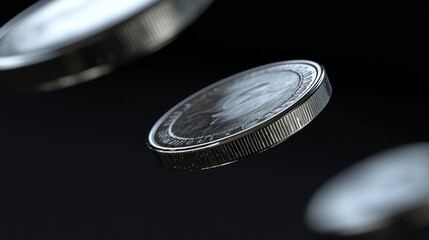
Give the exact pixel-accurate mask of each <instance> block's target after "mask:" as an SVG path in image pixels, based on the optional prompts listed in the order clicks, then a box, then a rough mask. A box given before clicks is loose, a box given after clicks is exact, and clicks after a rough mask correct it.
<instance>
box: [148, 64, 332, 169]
mask: <svg viewBox="0 0 429 240" xmlns="http://www.w3.org/2000/svg"><path fill="white" fill-rule="evenodd" d="M330 96H331V86H330V83H329V81H328V78H327V75H326V73H325V70H324V69H323V67H322V66H320V65H319V64H317V63H315V62H312V61H305V60H296V61H284V62H277V63H272V64H267V65H263V66H260V67H256V68H253V69H250V70H247V71H244V72H241V73H238V74H235V75H233V76H231V77H228V78H226V79H224V80H221V81H219V82H216V83H214V84H212V85H210V86H208V87H206V88H204V89H202V90H200V91H199V92H197V93H195V94H193V95H191V96H190V97H188V98H186V99H185V100H183V101H182V102H180V103H179V104H178V105H176V106H175V107H173V108H172V109H171V110H170V111H168V112H167V113H166V114H165V115H164V116H162V117H161V118H160V119H159V120H158V122H157V123H156V124H155V125H154V126H153V128H152V130H151V131H150V134H149V139H148V145H149V147H150V148H151V149H152V150H154V152H155V153H156V154H157V155H158V157H159V158H160V160H161V162H162V164H163V165H164V166H165V167H167V168H173V169H184V170H195V169H206V168H212V167H216V166H221V165H224V164H227V163H231V162H234V161H236V160H238V159H241V158H243V157H246V156H248V155H251V154H254V153H257V152H260V151H263V150H265V149H267V148H270V147H272V146H274V145H276V144H278V143H280V142H282V141H284V140H286V139H287V138H288V137H290V136H291V135H292V134H294V133H295V132H297V131H299V130H300V129H302V128H303V127H304V126H306V125H307V124H308V123H309V122H310V121H311V120H313V119H314V118H315V117H316V116H317V115H318V114H319V113H320V112H321V111H322V109H323V108H324V107H325V105H326V104H327V103H328V101H329V99H330Z"/></svg>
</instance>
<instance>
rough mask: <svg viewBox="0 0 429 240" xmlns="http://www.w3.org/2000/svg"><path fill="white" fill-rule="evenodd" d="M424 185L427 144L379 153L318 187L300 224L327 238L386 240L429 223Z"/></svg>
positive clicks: (428, 174)
mask: <svg viewBox="0 0 429 240" xmlns="http://www.w3.org/2000/svg"><path fill="white" fill-rule="evenodd" d="M428 184H429V143H424V142H422V143H415V144H407V145H403V146H399V147H397V148H392V149H389V150H385V151H383V152H381V153H378V154H376V155H374V156H371V157H369V158H367V159H365V160H364V161H362V162H360V163H357V164H356V165H354V166H351V167H350V168H348V169H346V170H344V172H342V173H340V174H338V175H337V176H335V177H333V178H332V179H330V180H329V181H327V182H326V183H325V184H324V185H322V186H321V188H320V189H319V190H318V191H317V192H316V193H315V194H314V196H313V197H312V199H311V200H310V201H309V204H308V208H307V214H306V222H307V223H308V226H309V228H310V229H311V230H313V231H314V232H316V233H318V234H321V235H324V236H331V237H333V238H338V237H349V238H353V239H365V240H367V239H385V238H388V239H391V238H390V237H392V236H393V235H395V234H399V233H401V234H402V233H404V232H406V231H408V230H411V229H413V228H417V227H420V226H422V225H423V224H427V223H429V185H428Z"/></svg>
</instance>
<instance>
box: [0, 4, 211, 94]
mask: <svg viewBox="0 0 429 240" xmlns="http://www.w3.org/2000/svg"><path fill="white" fill-rule="evenodd" d="M211 2H212V0H58V1H39V2H37V3H35V4H34V5H32V6H31V7H29V8H27V9H26V10H24V11H23V12H22V13H21V14H18V15H17V16H16V17H15V18H13V19H12V20H10V21H9V22H8V23H6V24H5V25H4V26H3V27H2V28H0V77H1V81H2V83H5V84H7V85H10V86H12V87H18V88H28V89H31V90H33V89H34V90H42V91H43V90H44V91H47V90H54V89H59V88H64V87H68V86H72V85H75V84H78V83H81V82H84V81H88V80H91V79H94V78H97V77H99V76H102V75H104V74H107V73H109V72H111V71H112V70H113V69H114V68H115V67H116V66H118V65H120V64H123V63H125V62H127V61H130V60H131V59H134V58H136V57H142V56H145V55H147V54H150V53H152V52H154V51H156V50H157V49H159V48H161V47H163V46H164V45H165V44H167V43H168V42H170V41H171V40H172V39H174V38H175V37H176V36H177V35H178V34H179V32H180V31H182V30H183V29H184V28H185V27H187V26H188V25H190V24H191V22H193V21H194V20H195V19H196V18H197V17H198V16H199V15H201V14H202V13H203V11H204V10H206V8H208V6H209V5H210V3H211Z"/></svg>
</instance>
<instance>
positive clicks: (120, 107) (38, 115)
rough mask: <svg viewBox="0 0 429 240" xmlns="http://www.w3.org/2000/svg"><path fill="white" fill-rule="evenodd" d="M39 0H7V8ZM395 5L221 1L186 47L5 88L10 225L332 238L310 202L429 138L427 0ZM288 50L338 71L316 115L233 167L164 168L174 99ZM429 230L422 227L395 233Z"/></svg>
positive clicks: (128, 233)
mask: <svg viewBox="0 0 429 240" xmlns="http://www.w3.org/2000/svg"><path fill="white" fill-rule="evenodd" d="M26 3H28V4H29V3H30V1H20V3H19V4H18V3H12V2H11V3H8V4H10V7H8V8H6V7H5V8H1V9H0V13H1V14H0V16H1V21H2V22H3V23H4V22H6V20H8V19H9V17H11V16H13V14H14V11H15V12H16V13H17V12H19V11H20V10H21V9H22V8H23V6H24V5H25V4H26ZM331 7H332V8H331ZM388 7H389V8H388V10H387V9H386V8H380V9H377V8H376V7H374V6H372V5H371V6H369V5H364V4H363V3H362V4H361V5H355V6H341V5H340V6H338V5H337V6H335V8H334V6H315V5H311V4H309V3H307V2H302V3H301V2H287V3H280V1H268V2H267V1H264V2H263V3H261V2H254V3H253V2H252V3H249V1H234V3H232V1H217V2H215V4H214V5H213V6H212V8H210V9H209V11H207V13H206V14H205V15H204V16H203V17H202V18H200V19H199V21H197V23H196V24H195V25H193V26H192V27H191V28H189V29H188V30H187V31H185V32H184V33H183V34H182V35H181V36H180V37H179V38H178V39H176V41H174V42H173V43H172V44H170V45H169V46H167V47H166V48H164V49H162V50H160V51H159V52H157V53H156V54H154V55H152V56H150V57H148V58H146V59H142V60H138V61H135V62H133V63H132V64H130V65H127V66H125V67H123V68H121V69H119V70H118V71H116V72H115V73H113V74H110V75H108V76H105V77H103V78H100V79H98V80H95V81H92V82H89V83H85V84H82V85H79V86H75V87H72V88H69V89H65V90H61V91H55V92H51V93H45V94H28V93H17V92H13V91H9V90H7V89H6V88H1V90H0V146H1V152H0V189H1V199H2V200H1V202H2V204H1V205H0V238H1V239H103V240H105V239H319V238H318V237H317V236H316V235H315V234H313V233H312V232H311V231H309V229H308V228H307V227H306V225H305V222H304V212H305V208H306V205H307V201H308V200H309V199H310V197H311V196H312V194H313V193H314V191H316V189H318V187H319V186H320V185H321V184H322V183H323V182H324V181H326V180H327V179H328V178H330V177H331V176H333V175H334V174H336V173H338V172H340V171H341V170H343V169H345V168H346V167H348V166H350V165H351V164H353V163H355V162H358V161H360V160H361V159H363V158H365V157H367V156H369V155H372V154H374V153H376V152H379V151H381V150H384V149H387V148H390V147H393V146H397V145H399V144H405V143H409V142H416V141H427V140H428V138H429V128H428V127H427V123H428V122H429V110H428V109H429V108H428V104H429V101H428V99H427V97H426V96H427V89H426V88H425V87H424V85H425V84H426V82H427V80H428V79H427V69H428V67H427V66H428V65H427V59H425V58H424V57H423V56H424V54H425V52H426V51H427V49H426V46H425V45H426V44H423V43H425V37H423V35H425V34H424V31H422V29H425V28H424V26H425V21H424V20H425V14H423V13H422V12H423V10H424V8H423V7H422V6H416V5H413V6H411V5H410V6H407V5H403V4H401V5H390V6H388ZM351 9H353V11H352V10H351ZM326 16H330V18H326ZM399 36H401V38H402V36H405V38H403V39H400V38H399ZM289 59H309V60H314V61H316V62H319V63H320V64H322V65H323V66H324V67H325V68H326V70H327V72H328V74H329V77H330V81H331V84H332V87H333V89H334V92H333V95H332V98H331V101H330V103H329V104H328V106H327V107H326V108H325V110H324V111H323V112H322V113H321V114H320V115H319V116H318V118H317V119H315V121H313V122H312V124H311V125H308V126H307V127H306V128H305V129H303V130H302V131H301V132H299V133H298V134H295V135H294V136H293V137H291V138H290V139H289V140H288V141H286V142H285V143H284V144H282V146H281V147H277V148H272V149H270V150H268V151H265V152H263V153H261V154H258V155H255V156H252V157H250V158H249V159H248V160H246V161H242V162H240V163H237V164H233V165H228V166H225V167H222V168H217V169H211V170H208V171H202V172H191V173H189V172H175V171H169V170H166V169H164V168H162V167H161V166H160V165H158V163H157V161H156V159H155V157H154V156H153V155H152V153H151V152H150V151H149V150H148V149H147V147H146V138H147V134H148V132H149V130H150V128H151V127H152V125H153V124H154V122H155V121H156V120H157V119H158V118H159V117H160V116H161V115H162V114H163V113H164V112H165V111H166V110H168V109H170V108H171V107H172V106H174V105H175V104H176V103H177V102H178V101H180V100H182V99H183V98H185V97H187V96H189V95H190V94H192V93H194V92H195V91H196V90H198V89H200V88H202V87H204V86H207V85H208V84H210V83H212V82H215V81H217V80H219V79H222V78H224V77H227V76H229V75H231V74H233V73H236V72H239V71H242V70H245V69H248V68H250V67H255V66H258V65H261V64H265V63H270V62H274V61H282V60H289ZM28 77H29V78H30V77H31V76H28ZM0 81H1V79H0ZM428 236H429V229H426V228H422V229H419V230H416V231H415V232H412V233H408V234H404V235H403V236H402V235H401V236H397V238H396V239H395V240H397V239H398V240H399V239H401V240H402V239H407V240H408V239H410V240H416V239H419V240H420V239H427V238H428Z"/></svg>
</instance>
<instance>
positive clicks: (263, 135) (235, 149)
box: [148, 68, 332, 170]
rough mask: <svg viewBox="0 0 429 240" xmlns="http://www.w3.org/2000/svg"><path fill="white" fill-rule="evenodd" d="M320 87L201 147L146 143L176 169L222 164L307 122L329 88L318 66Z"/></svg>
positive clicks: (320, 107) (269, 144) (325, 98)
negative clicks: (275, 112)
mask: <svg viewBox="0 0 429 240" xmlns="http://www.w3.org/2000/svg"><path fill="white" fill-rule="evenodd" d="M320 77H321V78H323V80H322V81H321V83H320V86H319V87H318V88H317V89H316V90H314V92H312V93H309V95H308V96H307V97H306V98H303V99H301V102H298V104H295V108H292V109H291V110H289V111H288V112H286V113H285V114H284V115H281V116H278V118H277V119H275V118H274V119H272V120H271V121H268V122H267V123H266V124H265V126H263V127H261V128H257V129H256V128H255V129H253V131H248V132H245V135H243V134H241V135H239V136H236V137H235V138H232V139H228V141H223V142H219V143H215V144H211V145H207V146H205V147H204V148H198V149H192V150H187V151H163V150H159V149H156V148H154V147H153V146H151V145H150V144H148V146H149V148H151V149H152V150H153V151H154V153H155V155H157V157H158V159H159V160H160V161H161V163H162V165H163V166H164V167H166V168H170V169H177V170H199V169H208V168H213V167H218V166H222V165H225V164H228V163H232V162H235V161H237V160H239V159H242V158H244V157H246V156H249V155H252V154H255V153H258V152H261V151H264V150H267V149H269V148H271V147H274V146H275V145H277V144H279V143H281V142H283V141H285V140H286V139H288V138H289V137H290V136H292V135H293V134H294V133H296V132H298V131H299V130H301V129H302V128H303V127H305V126H306V125H307V124H308V123H310V122H311V121H312V120H313V119H314V118H315V117H316V116H317V115H318V114H319V113H320V112H321V111H322V110H323V108H324V107H325V106H326V105H327V103H328V102H329V99H330V96H331V93H332V88H331V85H330V82H329V80H328V78H327V76H326V74H325V72H324V70H323V68H322V74H321V76H320Z"/></svg>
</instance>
